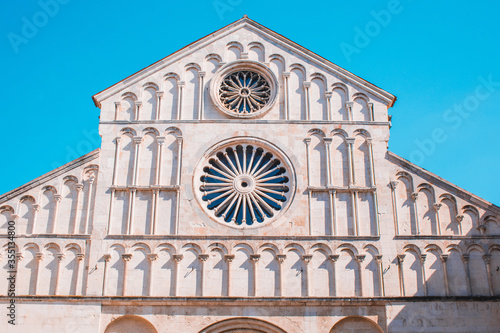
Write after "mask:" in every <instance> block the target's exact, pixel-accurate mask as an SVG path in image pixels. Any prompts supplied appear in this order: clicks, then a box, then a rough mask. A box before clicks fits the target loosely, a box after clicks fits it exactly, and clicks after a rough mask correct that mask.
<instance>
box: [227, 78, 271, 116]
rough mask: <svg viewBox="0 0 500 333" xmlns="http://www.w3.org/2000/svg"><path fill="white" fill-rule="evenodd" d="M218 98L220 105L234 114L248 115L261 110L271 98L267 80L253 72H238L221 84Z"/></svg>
mask: <svg viewBox="0 0 500 333" xmlns="http://www.w3.org/2000/svg"><path fill="white" fill-rule="evenodd" d="M219 97H220V101H221V103H222V105H223V106H224V107H225V108H226V109H228V110H230V111H232V112H236V113H241V114H250V113H255V112H257V111H259V110H260V109H262V108H263V107H264V106H265V105H266V104H267V103H268V102H269V99H270V98H271V88H270V86H269V83H268V82H267V80H266V79H265V78H264V77H263V76H262V75H261V74H259V73H256V72H253V71H238V72H234V73H231V74H229V75H227V76H226V77H225V78H224V79H223V80H222V82H221V85H220V88H219Z"/></svg>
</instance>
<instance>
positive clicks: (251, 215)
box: [199, 81, 290, 226]
mask: <svg viewBox="0 0 500 333" xmlns="http://www.w3.org/2000/svg"><path fill="white" fill-rule="evenodd" d="M249 82H251V81H249ZM200 181H201V185H200V188H199V190H200V191H201V194H202V200H203V201H204V202H205V204H206V207H207V208H208V209H209V210H210V211H212V212H213V214H214V216H215V217H216V218H217V219H219V220H220V221H223V222H225V223H227V224H234V225H237V226H251V225H258V224H261V223H263V222H266V221H267V220H269V219H271V218H273V217H274V216H276V214H277V213H278V212H279V211H281V210H282V209H283V207H284V205H285V203H286V202H287V200H288V198H289V191H290V188H289V182H290V179H289V176H288V172H287V168H286V167H285V165H284V163H283V162H282V161H281V160H280V159H279V158H277V157H276V156H275V154H273V153H272V152H270V151H268V150H266V149H263V148H262V147H258V146H254V145H250V144H248V145H245V144H243V145H241V144H239V145H233V146H229V147H225V148H223V149H220V150H218V151H216V152H215V153H213V154H212V155H211V156H210V157H209V158H208V160H207V162H206V163H205V165H204V167H203V175H202V176H201V177H200Z"/></svg>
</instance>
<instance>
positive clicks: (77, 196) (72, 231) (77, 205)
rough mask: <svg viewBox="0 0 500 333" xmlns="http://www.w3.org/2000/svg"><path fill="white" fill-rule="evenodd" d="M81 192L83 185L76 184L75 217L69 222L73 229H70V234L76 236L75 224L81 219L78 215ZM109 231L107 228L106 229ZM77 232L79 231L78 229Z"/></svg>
mask: <svg viewBox="0 0 500 333" xmlns="http://www.w3.org/2000/svg"><path fill="white" fill-rule="evenodd" d="M82 190H83V184H80V183H78V184H76V203H75V207H76V208H75V209H76V211H75V216H74V217H73V221H71V222H72V223H73V228H72V229H71V233H72V234H76V233H77V228H76V226H77V224H78V221H79V220H80V219H79V217H81V216H80V215H81V214H79V213H80V200H81V197H82ZM108 230H109V228H108ZM78 231H79V229H78Z"/></svg>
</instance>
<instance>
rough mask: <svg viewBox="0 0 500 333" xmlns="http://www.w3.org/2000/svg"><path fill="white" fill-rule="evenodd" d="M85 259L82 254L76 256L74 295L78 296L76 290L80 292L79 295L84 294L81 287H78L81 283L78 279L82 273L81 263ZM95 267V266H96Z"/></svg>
mask: <svg viewBox="0 0 500 333" xmlns="http://www.w3.org/2000/svg"><path fill="white" fill-rule="evenodd" d="M84 258H85V255H84V254H83V253H77V254H76V263H77V264H76V265H77V266H76V290H75V294H76V295H78V292H77V290H80V295H85V292H84V290H83V287H82V286H81V285H80V284H81V282H82V279H80V272H81V271H82V262H83V259H84ZM96 266H97V265H96Z"/></svg>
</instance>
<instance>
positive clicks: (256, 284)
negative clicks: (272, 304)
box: [250, 254, 260, 296]
mask: <svg viewBox="0 0 500 333" xmlns="http://www.w3.org/2000/svg"><path fill="white" fill-rule="evenodd" d="M259 259H260V254H251V255H250V260H252V262H253V296H257V295H258V292H257V288H258V287H259Z"/></svg>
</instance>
